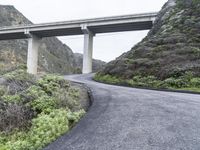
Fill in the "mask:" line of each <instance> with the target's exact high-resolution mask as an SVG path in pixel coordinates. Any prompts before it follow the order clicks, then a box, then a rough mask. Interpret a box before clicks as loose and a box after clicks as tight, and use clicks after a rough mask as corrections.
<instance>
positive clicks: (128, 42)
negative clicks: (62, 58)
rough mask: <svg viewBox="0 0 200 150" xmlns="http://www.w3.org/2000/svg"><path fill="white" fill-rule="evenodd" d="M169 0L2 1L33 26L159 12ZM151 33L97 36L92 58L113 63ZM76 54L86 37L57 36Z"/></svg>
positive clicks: (79, 51) (81, 48)
mask: <svg viewBox="0 0 200 150" xmlns="http://www.w3.org/2000/svg"><path fill="white" fill-rule="evenodd" d="M166 1H167V0H139V1H138V0H0V4H2V5H14V6H15V8H16V9H18V10H19V11H20V12H21V13H22V14H23V15H24V16H26V17H27V18H28V19H29V20H31V21H32V22H33V23H46V22H56V21H68V20H76V19H85V18H96V17H106V16H117V15H126V14H135V13H145V12H157V11H159V10H160V9H161V7H162V6H163V5H164V3H165V2H166ZM147 33H148V31H147V30H146V31H133V32H118V33H116V32H115V33H106V34H97V35H96V36H95V37H94V46H93V58H96V59H100V60H103V61H106V62H108V61H111V60H113V59H115V58H116V57H118V56H120V55H121V54H122V53H124V52H126V51H129V50H130V49H131V48H132V47H133V46H134V45H135V44H136V43H138V42H139V41H141V40H142V39H143V38H144V37H145V36H146V34H147ZM58 38H59V39H60V40H61V41H62V42H63V43H66V44H67V45H68V46H69V47H70V48H71V49H72V50H73V52H78V53H83V36H82V35H79V36H63V37H58Z"/></svg>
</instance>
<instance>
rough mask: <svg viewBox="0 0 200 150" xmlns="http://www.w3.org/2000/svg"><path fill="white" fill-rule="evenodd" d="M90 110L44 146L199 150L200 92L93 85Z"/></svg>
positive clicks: (84, 79) (80, 78)
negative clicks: (71, 127) (190, 92)
mask: <svg viewBox="0 0 200 150" xmlns="http://www.w3.org/2000/svg"><path fill="white" fill-rule="evenodd" d="M91 76H92V75H74V76H66V79H69V80H72V81H76V82H81V83H85V84H86V85H87V86H88V87H89V88H90V89H91V91H92V95H93V98H94V101H93V104H92V106H91V108H90V109H89V111H88V113H87V114H86V115H85V116H84V117H83V118H82V119H81V121H80V122H79V123H78V124H77V125H76V126H75V127H74V128H73V129H72V130H71V131H70V132H69V133H68V134H65V135H63V136H62V137H60V138H59V139H58V140H57V141H55V142H53V143H52V144H50V145H49V146H48V147H46V148H45V150H200V95H195V94H183V93H175V92H163V91H153V90H143V89H135V88H127V87H119V86H112V85H106V84H101V83H97V82H94V81H92V80H91Z"/></svg>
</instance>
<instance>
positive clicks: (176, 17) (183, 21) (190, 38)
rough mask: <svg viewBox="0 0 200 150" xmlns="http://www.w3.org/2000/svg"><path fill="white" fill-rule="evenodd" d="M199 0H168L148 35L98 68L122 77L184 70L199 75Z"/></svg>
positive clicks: (173, 73)
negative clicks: (127, 50) (102, 67)
mask: <svg viewBox="0 0 200 150" xmlns="http://www.w3.org/2000/svg"><path fill="white" fill-rule="evenodd" d="M199 8H200V1H199V0H169V1H168V2H167V3H166V4H165V5H164V6H163V8H162V10H161V11H160V12H159V14H158V17H157V19H156V21H155V23H154V26H153V28H152V29H151V30H150V31H149V33H148V35H147V36H146V37H145V38H144V39H143V40H142V41H141V42H140V43H138V44H137V45H136V46H134V47H133V48H132V49H131V50H130V51H129V52H127V53H124V54H122V55H121V56H120V57H118V58H117V59H116V60H114V61H112V62H110V63H108V64H107V65H106V67H105V68H104V69H103V70H102V71H101V72H100V73H101V74H110V75H115V76H118V77H122V78H132V77H133V76H134V75H142V76H148V75H154V76H156V77H157V78H159V79H165V78H168V77H172V76H176V77H177V76H180V75H182V74H184V73H185V72H187V71H191V72H193V74H194V76H200V9H199Z"/></svg>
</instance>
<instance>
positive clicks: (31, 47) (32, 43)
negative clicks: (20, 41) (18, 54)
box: [27, 35, 41, 74]
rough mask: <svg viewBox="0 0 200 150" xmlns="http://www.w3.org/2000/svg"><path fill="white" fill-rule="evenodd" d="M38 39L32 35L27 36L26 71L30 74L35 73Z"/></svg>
mask: <svg viewBox="0 0 200 150" xmlns="http://www.w3.org/2000/svg"><path fill="white" fill-rule="evenodd" d="M40 40H41V39H40V38H38V37H36V36H34V35H30V36H29V38H28V54H27V72H28V73H30V74H37V67H38V48H39V46H40Z"/></svg>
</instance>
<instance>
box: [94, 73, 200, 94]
mask: <svg viewBox="0 0 200 150" xmlns="http://www.w3.org/2000/svg"><path fill="white" fill-rule="evenodd" d="M94 80H96V81H100V82H104V83H108V84H117V85H126V86H131V87H144V88H157V89H180V90H189V91H195V92H200V78H199V77H194V76H193V73H192V72H186V73H184V74H181V75H180V76H176V75H175V76H174V77H169V78H166V79H164V80H159V79H158V78H156V77H155V76H146V77H145V76H140V75H138V76H133V78H132V79H122V78H119V77H114V76H112V75H103V74H101V73H97V74H96V75H95V77H94Z"/></svg>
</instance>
